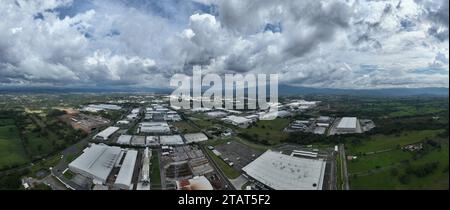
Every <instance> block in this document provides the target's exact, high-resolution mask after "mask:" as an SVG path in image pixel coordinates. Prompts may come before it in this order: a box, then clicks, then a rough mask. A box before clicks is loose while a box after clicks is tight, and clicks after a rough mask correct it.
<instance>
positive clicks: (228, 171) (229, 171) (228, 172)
mask: <svg viewBox="0 0 450 210" xmlns="http://www.w3.org/2000/svg"><path fill="white" fill-rule="evenodd" d="M206 152H207V153H208V155H209V156H210V157H211V158H213V159H214V162H216V163H217V165H218V166H219V167H220V169H222V171H223V173H224V174H225V176H227V178H228V179H236V178H237V177H238V176H239V175H241V174H240V173H239V172H238V171H236V169H234V168H233V167H231V166H229V165H228V164H227V163H226V162H225V161H223V160H222V159H221V158H220V157H218V156H216V155H215V154H214V153H213V152H212V151H211V150H209V149H206Z"/></svg>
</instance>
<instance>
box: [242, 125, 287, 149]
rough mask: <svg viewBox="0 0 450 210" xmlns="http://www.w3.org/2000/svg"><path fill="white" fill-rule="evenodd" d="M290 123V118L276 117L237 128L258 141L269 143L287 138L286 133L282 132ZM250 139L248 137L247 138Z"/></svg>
mask: <svg viewBox="0 0 450 210" xmlns="http://www.w3.org/2000/svg"><path fill="white" fill-rule="evenodd" d="M289 123H290V119H285V118H277V119H275V120H261V121H259V122H257V123H256V125H255V126H252V127H250V128H246V129H245V128H238V129H237V130H238V132H240V133H242V134H245V135H247V136H248V137H249V138H252V139H257V141H258V142H267V143H269V144H271V145H274V144H278V143H280V142H283V141H285V140H287V138H288V136H289V135H288V133H286V132H284V131H283V130H284V128H286V127H287V126H288V125H289ZM249 140H250V139H249Z"/></svg>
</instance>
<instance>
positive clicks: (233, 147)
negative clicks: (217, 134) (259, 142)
mask: <svg viewBox="0 0 450 210" xmlns="http://www.w3.org/2000/svg"><path fill="white" fill-rule="evenodd" d="M216 150H217V151H219V152H220V153H221V154H222V155H221V156H222V159H224V160H226V162H228V163H230V162H232V163H233V167H234V168H235V169H237V170H238V171H240V170H241V169H242V168H243V167H244V166H246V165H247V164H249V163H250V162H252V161H253V160H255V159H256V158H257V157H259V156H260V155H261V154H262V153H261V152H258V151H256V150H253V149H251V148H250V147H248V146H246V145H244V144H241V143H239V142H236V141H230V142H227V143H225V144H222V145H219V146H216Z"/></svg>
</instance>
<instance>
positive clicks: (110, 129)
mask: <svg viewBox="0 0 450 210" xmlns="http://www.w3.org/2000/svg"><path fill="white" fill-rule="evenodd" d="M118 130H119V127H113V126H111V127H108V128H106V129H105V130H103V131H101V132H100V133H98V134H97V135H95V136H94V139H100V140H104V141H106V140H108V138H109V137H110V136H111V135H112V134H114V133H115V132H116V131H118Z"/></svg>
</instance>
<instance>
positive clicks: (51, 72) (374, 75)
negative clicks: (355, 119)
mask: <svg viewBox="0 0 450 210" xmlns="http://www.w3.org/2000/svg"><path fill="white" fill-rule="evenodd" d="M448 5H449V1H448V0H399V1H370V0H365V1H364V0H347V1H344V0H327V1H317V0H307V1H306V0H305V1H297V0H278V1H274V0H246V1H242V0H195V1H188V0H186V1H177V0H167V1H156V0H153V1H150V0H149V1H146V0H127V1H125V0H94V1H90V0H49V1H30V0H5V2H2V4H0V14H2V20H1V21H0V85H56V86H67V85H73V86H79V85H83V86H86V85H92V86H115V85H120V86H146V87H160V86H167V85H168V84H169V82H168V81H169V79H170V77H171V76H172V75H173V74H175V73H186V74H191V73H192V68H193V67H194V66H200V67H201V68H202V69H203V71H204V72H205V73H207V72H211V73H221V74H222V73H243V74H245V73H278V74H279V76H280V81H281V82H283V83H286V84H290V85H298V86H309V87H331V88H381V87H431V86H435V87H448V75H449V72H448V68H449V62H448V60H449V53H448V52H449V49H448V42H449V39H448V36H449V32H448V30H449V12H448Z"/></svg>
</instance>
